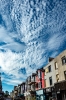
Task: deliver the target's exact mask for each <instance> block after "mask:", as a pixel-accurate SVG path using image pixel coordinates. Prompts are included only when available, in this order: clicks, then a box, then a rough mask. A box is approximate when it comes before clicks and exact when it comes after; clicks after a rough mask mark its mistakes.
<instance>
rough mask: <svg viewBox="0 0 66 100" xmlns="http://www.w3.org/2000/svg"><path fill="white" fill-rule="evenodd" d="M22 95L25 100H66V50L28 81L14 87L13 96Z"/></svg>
mask: <svg viewBox="0 0 66 100" xmlns="http://www.w3.org/2000/svg"><path fill="white" fill-rule="evenodd" d="M17 95H22V98H23V100H24V99H25V100H66V50H64V51H63V52H62V53H61V54H59V55H58V56H57V57H56V58H51V57H50V58H49V62H48V64H47V65H46V66H44V67H43V68H40V69H37V71H36V73H32V75H30V76H29V77H27V79H26V81H25V82H23V83H21V84H19V85H18V86H14V90H13V91H12V92H11V96H13V97H15V96H17Z"/></svg>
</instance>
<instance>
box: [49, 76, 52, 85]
mask: <svg viewBox="0 0 66 100" xmlns="http://www.w3.org/2000/svg"><path fill="white" fill-rule="evenodd" d="M49 83H50V85H52V77H49Z"/></svg>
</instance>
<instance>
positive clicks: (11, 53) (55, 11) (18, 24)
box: [0, 0, 66, 92]
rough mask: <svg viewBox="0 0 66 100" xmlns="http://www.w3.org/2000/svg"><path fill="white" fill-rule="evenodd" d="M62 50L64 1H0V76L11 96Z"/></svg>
mask: <svg viewBox="0 0 66 100" xmlns="http://www.w3.org/2000/svg"><path fill="white" fill-rule="evenodd" d="M65 49H66V0H0V72H1V76H2V85H3V91H6V90H8V91H9V92H11V91H12V90H13V87H14V86H15V85H18V84H20V83H22V82H24V81H25V80H26V78H27V77H28V76H29V75H31V74H32V72H36V70H37V69H38V68H41V67H44V66H45V65H46V64H47V63H48V58H49V57H56V56H57V55H58V54H60V53H61V52H62V51H63V50H65Z"/></svg>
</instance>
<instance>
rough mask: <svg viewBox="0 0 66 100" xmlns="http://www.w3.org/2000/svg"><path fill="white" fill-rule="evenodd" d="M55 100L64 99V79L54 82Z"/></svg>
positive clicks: (65, 94) (65, 95) (65, 99)
mask: <svg viewBox="0 0 66 100" xmlns="http://www.w3.org/2000/svg"><path fill="white" fill-rule="evenodd" d="M55 91H56V94H57V100H66V80H65V81H61V82H58V83H55Z"/></svg>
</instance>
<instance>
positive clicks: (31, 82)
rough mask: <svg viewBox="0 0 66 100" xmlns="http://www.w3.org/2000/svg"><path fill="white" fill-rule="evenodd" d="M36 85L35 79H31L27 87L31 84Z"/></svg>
mask: <svg viewBox="0 0 66 100" xmlns="http://www.w3.org/2000/svg"><path fill="white" fill-rule="evenodd" d="M35 83H36V81H35V77H32V78H31V81H30V82H29V83H28V84H29V85H32V84H35Z"/></svg>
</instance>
